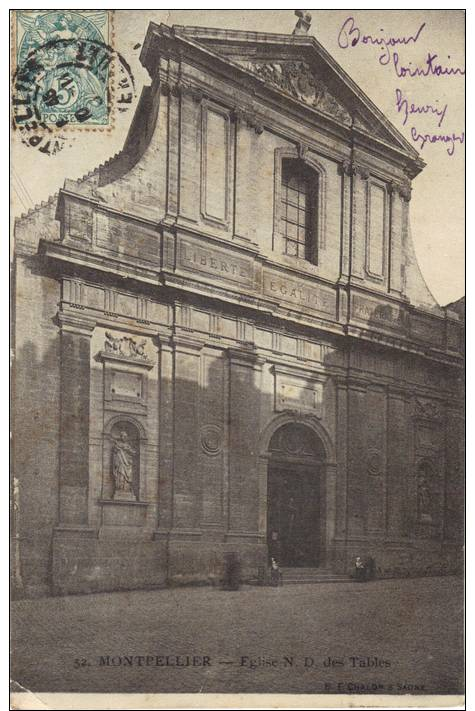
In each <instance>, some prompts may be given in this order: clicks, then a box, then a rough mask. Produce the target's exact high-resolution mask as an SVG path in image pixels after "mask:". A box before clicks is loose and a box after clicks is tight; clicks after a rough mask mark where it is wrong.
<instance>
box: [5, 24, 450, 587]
mask: <svg viewBox="0 0 475 711" xmlns="http://www.w3.org/2000/svg"><path fill="white" fill-rule="evenodd" d="M302 23H303V25H302ZM305 29H306V28H305V21H304V20H301V21H300V22H299V31H298V32H297V33H296V34H294V35H292V36H289V35H278V34H265V33H254V32H253V33H248V32H241V31H226V30H216V29H206V28H194V27H181V26H174V27H171V28H170V27H167V26H165V25H160V26H157V25H154V24H151V25H150V27H149V30H148V33H147V36H146V39H145V42H144V46H143V50H142V54H141V61H142V64H143V65H144V66H145V68H146V69H147V71H148V73H149V75H150V85H149V86H148V87H146V88H145V89H144V90H143V93H142V96H141V98H140V101H139V104H138V107H137V111H136V115H135V118H134V119H133V121H132V125H131V128H130V131H129V134H128V137H127V140H126V143H125V146H124V149H123V150H122V151H121V152H120V153H119V154H118V155H116V156H115V157H114V158H112V159H111V160H110V161H108V162H107V163H106V164H105V165H102V166H100V167H99V168H97V169H96V170H94V171H93V172H92V173H90V174H89V175H88V176H86V177H85V178H84V179H82V180H80V181H69V180H67V181H66V183H65V185H64V188H63V189H62V190H61V191H60V193H59V195H58V196H55V197H54V198H52V199H51V200H50V201H49V202H48V203H46V204H44V205H42V206H41V207H39V208H37V209H35V210H33V211H31V212H30V213H29V214H28V215H26V216H24V217H22V218H21V219H20V220H19V221H18V222H17V224H16V228H15V249H16V254H15V287H14V288H15V310H14V316H13V319H14V328H15V336H14V347H15V363H14V381H13V382H14V385H13V395H14V402H15V412H14V423H13V424H14V444H13V464H14V480H13V481H14V485H13V504H14V516H13V524H14V526H13V527H14V532H13V539H12V540H13V544H12V545H13V556H12V560H13V563H14V586H15V589H16V590H17V591H18V593H19V594H24V595H42V594H48V593H54V594H65V593H72V592H92V591H100V590H115V589H132V588H140V587H155V586H161V585H166V584H186V583H202V582H214V581H217V580H219V579H220V577H221V576H222V574H223V561H224V559H225V556H226V554H227V553H237V554H238V555H239V558H240V560H241V568H242V575H243V577H244V579H246V580H251V579H256V578H258V577H259V575H262V571H263V570H265V569H266V568H267V566H268V564H269V561H270V558H271V557H274V558H275V559H276V560H277V561H278V563H279V564H280V565H282V566H287V567H315V568H323V569H326V570H331V571H334V572H335V573H345V572H346V573H347V572H350V571H351V570H352V568H353V566H354V560H355V557H356V556H362V557H364V556H371V557H372V558H373V559H374V561H375V566H376V572H377V575H378V576H380V577H397V576H402V575H423V574H442V573H449V572H450V573H453V572H456V571H457V570H459V569H460V566H461V563H462V557H461V556H462V553H461V551H462V542H463V504H462V496H463V473H462V464H463V455H462V444H463V413H462V397H461V393H462V386H461V374H462V372H463V355H462V346H463V321H462V317H461V315H460V313H459V312H458V311H457V309H455V308H448V307H447V308H443V307H440V306H439V305H438V304H437V303H436V302H435V301H434V299H433V297H432V296H431V294H430V292H429V290H428V289H427V287H426V285H425V283H424V280H423V278H422V275H421V273H420V271H419V268H418V265H417V261H416V257H415V253H414V249H413V245H412V240H411V235H410V230H409V207H410V197H411V189H412V181H413V179H414V178H416V176H417V175H418V173H419V172H420V171H421V170H422V169H423V165H424V164H423V162H422V161H421V160H420V158H419V157H418V154H417V153H416V152H415V151H414V149H413V148H412V146H411V145H410V144H409V143H407V142H406V140H405V139H404V138H403V137H402V136H401V135H400V134H399V133H398V132H397V131H396V129H395V128H394V127H393V126H392V125H391V124H390V123H389V121H388V120H387V119H386V117H385V116H384V115H383V114H382V113H381V112H380V111H379V110H378V109H377V107H376V106H375V105H374V104H373V103H372V102H371V101H370V100H369V99H368V98H367V97H366V96H365V95H364V94H363V92H362V91H361V90H360V89H359V88H358V87H357V86H356V85H355V84H354V82H353V81H352V80H351V78H350V77H349V76H348V75H347V74H346V73H345V72H344V71H343V70H342V69H341V67H339V65H337V64H336V62H335V61H334V60H333V59H332V57H331V56H330V55H329V54H328V53H327V52H326V51H325V50H324V49H323V47H322V46H321V45H320V44H319V43H318V41H317V40H316V39H315V38H313V37H311V36H309V35H307V34H306V33H305Z"/></svg>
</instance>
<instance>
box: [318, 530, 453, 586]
mask: <svg viewBox="0 0 475 711" xmlns="http://www.w3.org/2000/svg"><path fill="white" fill-rule="evenodd" d="M356 556H361V557H367V556H370V557H371V558H373V559H374V561H375V574H376V577H377V578H404V577H419V576H426V575H457V574H459V573H461V572H462V570H463V548H462V546H461V545H460V544H457V543H447V542H444V543H442V542H441V541H436V540H427V539H423V538H407V539H397V540H396V539H394V540H386V541H383V540H371V539H370V538H366V539H365V538H358V539H348V540H346V541H344V540H339V541H335V542H334V546H333V551H332V561H330V563H329V566H330V567H331V568H332V569H333V570H334V571H335V572H338V573H345V574H350V575H351V574H352V573H353V571H354V562H355V558H356Z"/></svg>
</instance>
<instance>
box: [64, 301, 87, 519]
mask: <svg viewBox="0 0 475 711" xmlns="http://www.w3.org/2000/svg"><path fill="white" fill-rule="evenodd" d="M58 319H59V321H60V324H61V336H60V338H61V370H60V380H61V412H60V475H59V524H60V527H61V526H66V527H69V526H73V527H74V526H79V527H80V526H87V524H88V503H87V501H88V487H89V417H90V377H91V335H92V332H93V330H94V326H95V324H94V322H91V321H88V320H86V319H81V318H78V317H77V316H75V315H69V314H65V313H62V312H60V313H59V314H58Z"/></svg>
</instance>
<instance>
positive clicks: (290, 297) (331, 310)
mask: <svg viewBox="0 0 475 711" xmlns="http://www.w3.org/2000/svg"><path fill="white" fill-rule="evenodd" d="M263 291H264V294H265V295H267V296H271V297H273V298H274V299H277V300H278V301H285V302H287V303H290V304H292V306H293V307H294V308H297V309H299V310H300V309H301V310H306V309H308V310H310V311H317V312H320V313H321V314H324V315H325V316H331V317H332V318H335V317H336V294H335V293H334V292H333V291H331V290H330V289H326V288H325V287H323V286H320V285H315V284H314V283H311V282H308V281H304V280H303V279H296V278H295V277H291V276H282V275H280V274H274V273H272V272H271V271H269V270H265V271H264V283H263Z"/></svg>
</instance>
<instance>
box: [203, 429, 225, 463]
mask: <svg viewBox="0 0 475 711" xmlns="http://www.w3.org/2000/svg"><path fill="white" fill-rule="evenodd" d="M200 435H201V448H202V449H203V452H204V453H205V454H207V455H209V456H210V457H214V456H216V455H217V454H219V453H220V452H221V451H222V439H223V436H222V431H221V428H220V427H219V426H218V425H203V427H202V428H201V433H200Z"/></svg>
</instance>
